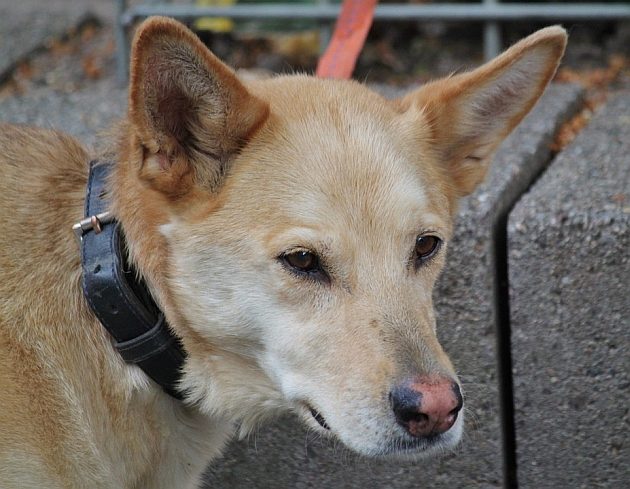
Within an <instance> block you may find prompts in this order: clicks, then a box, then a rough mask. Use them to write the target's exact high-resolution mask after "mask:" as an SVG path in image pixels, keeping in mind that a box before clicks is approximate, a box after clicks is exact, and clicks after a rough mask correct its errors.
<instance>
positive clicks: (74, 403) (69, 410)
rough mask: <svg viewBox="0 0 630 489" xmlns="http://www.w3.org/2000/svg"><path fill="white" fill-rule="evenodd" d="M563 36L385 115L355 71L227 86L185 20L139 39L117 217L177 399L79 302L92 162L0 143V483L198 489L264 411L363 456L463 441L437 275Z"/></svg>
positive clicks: (150, 28) (122, 141)
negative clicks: (458, 223)
mask: <svg viewBox="0 0 630 489" xmlns="http://www.w3.org/2000/svg"><path fill="white" fill-rule="evenodd" d="M565 43H566V35H565V33H564V31H563V30H562V29H561V28H559V27H551V28H547V29H544V30H541V31H539V32H537V33H535V34H534V35H532V36H530V37H528V38H527V39H525V40H523V41H521V42H519V43H518V44H516V45H515V46H513V47H512V48H511V49H509V50H508V51H506V52H505V53H504V54H503V55H501V56H499V57H498V58H496V59H495V60H493V61H491V62H490V63H488V64H486V65H484V66H482V67H481V68H479V69H477V70H475V71H473V72H471V73H465V74H461V75H457V76H452V77H450V78H447V79H445V80H440V81H437V82H434V83H431V84H428V85H426V86H424V87H422V88H420V89H418V90H416V91H415V92H413V93H411V94H409V95H407V96H406V97H404V98H403V99H401V100H395V101H387V100H385V99H383V98H382V97H380V96H379V95H377V94H375V93H373V92H371V91H370V90H368V89H367V88H365V87H363V86H361V85H359V84H358V83H355V82H350V81H331V80H320V79H314V78H311V77H307V76H282V77H277V78H273V79H270V80H265V81H249V82H247V84H245V82H241V81H239V79H238V78H237V77H236V76H235V74H234V73H233V72H232V71H231V70H230V69H229V68H228V67H226V66H225V65H224V64H222V63H221V62H220V61H219V60H218V59H217V58H216V57H214V56H213V55H212V54H211V53H210V52H209V51H208V50H207V49H206V48H205V47H204V46H203V45H202V44H201V42H200V41H199V40H198V39H197V38H196V37H194V35H193V34H191V33H190V32H189V31H188V30H187V29H186V28H185V27H183V26H182V25H181V24H179V23H177V22H175V21H172V20H169V19H164V18H154V19H150V20H148V21H147V22H145V23H144V24H143V25H142V26H141V27H140V28H139V30H138V32H137V34H136V37H135V41H134V43H133V53H132V64H131V87H130V96H129V115H128V119H127V120H126V121H125V122H124V123H122V124H121V125H120V128H119V141H118V146H117V148H113V149H112V151H113V152H114V154H115V161H116V162H117V163H116V166H115V168H114V170H113V175H112V178H111V180H110V182H109V184H110V192H109V195H110V197H111V210H112V212H113V214H114V215H115V217H116V218H117V220H118V221H119V222H120V224H121V226H122V228H123V229H124V232H125V235H126V238H127V243H128V246H129V260H130V261H131V263H132V264H133V265H134V266H135V268H136V269H137V270H138V271H139V273H141V274H142V276H143V277H144V279H145V280H146V282H147V283H148V286H149V287H150V290H151V292H152V295H153V296H154V298H155V299H156V301H157V303H158V304H159V305H160V308H161V309H162V311H163V312H164V314H165V316H166V318H167V319H168V322H169V324H170V326H171V328H172V330H173V331H174V332H175V334H176V335H177V336H178V337H179V338H181V341H182V343H183V346H184V348H185V350H186V352H187V355H188V357H187V360H186V363H185V365H184V371H183V373H182V377H181V387H182V389H184V390H185V392H186V399H185V401H184V402H182V401H178V400H176V399H174V398H172V397H170V396H169V395H168V394H166V393H165V392H163V391H162V390H161V389H160V388H159V387H158V386H157V385H156V384H154V383H153V382H152V381H150V380H149V379H148V377H147V376H146V375H145V374H144V373H143V372H142V371H141V370H140V369H139V368H138V367H136V366H132V365H129V364H126V363H124V362H123V360H122V359H121V357H120V355H119V354H118V352H117V351H116V350H115V349H114V348H113V347H112V341H111V339H110V337H109V335H108V334H107V332H106V331H105V330H104V328H103V327H102V325H101V324H100V323H99V321H97V319H96V318H95V316H94V314H93V313H92V312H91V310H90V308H89V307H88V305H87V302H86V300H85V299H84V297H83V294H82V291H81V264H80V257H79V253H78V251H77V246H76V243H75V241H74V238H73V236H72V233H71V231H70V227H71V225H72V224H73V223H74V222H76V221H77V220H79V219H81V218H83V217H84V216H83V202H84V197H85V196H84V193H85V185H86V175H87V163H88V161H89V156H88V155H87V154H86V153H85V151H84V150H83V149H82V148H81V147H80V146H79V144H78V143H77V142H76V141H74V140H73V139H71V138H70V137H68V136H64V135H63V134H59V133H56V132H53V131H45V130H36V129H27V128H20V127H11V126H6V125H5V126H2V127H1V132H0V149H1V151H0V171H1V174H0V204H1V205H0V225H1V229H2V233H1V234H0V272H1V277H0V481H1V484H0V485H2V488H3V489H8V488H19V489H24V488H44V487H45V488H47V489H53V488H71V487H72V488H96V487H99V488H100V487H103V488H105V487H107V488H184V487H188V488H192V487H196V485H197V484H198V483H199V478H200V474H201V472H202V470H203V469H204V467H205V466H206V464H207V463H208V461H210V460H211V459H213V458H214V457H216V456H218V455H219V454H220V453H221V450H222V447H223V445H224V444H225V442H226V441H227V440H228V439H229V437H230V436H232V435H233V434H234V433H235V431H237V430H240V432H241V433H246V432H248V431H249V430H250V429H251V428H252V427H253V426H254V425H255V424H256V423H258V422H259V421H261V420H263V419H264V418H267V417H270V416H273V415H274V414H275V413H277V412H279V411H281V410H292V411H294V412H296V413H297V414H298V415H299V416H301V417H302V418H303V419H304V422H305V423H306V424H307V425H308V426H309V427H310V428H311V429H313V430H317V431H318V432H321V433H326V434H329V435H330V436H332V437H336V438H337V439H339V440H340V441H342V442H343V443H344V444H345V445H347V446H348V447H350V448H352V449H354V450H356V451H357V452H359V453H362V454H365V455H368V456H371V455H392V456H399V457H400V456H404V457H405V458H418V457H420V456H422V455H426V454H432V453H436V452H440V451H444V450H447V449H449V448H451V447H453V446H454V445H455V444H456V443H457V442H458V440H459V438H460V436H461V433H462V428H463V413H462V412H461V407H462V399H461V395H460V390H459V386H458V381H457V376H456V374H455V371H454V369H453V367H452V365H451V363H450V361H449V359H448V358H447V356H446V354H445V353H444V351H443V350H442V348H441V347H440V345H439V343H438V341H437V339H436V334H435V328H436V324H435V318H434V313H433V307H432V298H431V294H432V289H433V284H434V282H435V280H436V278H437V276H438V274H439V273H440V269H441V268H442V266H443V264H444V260H445V254H446V249H447V243H448V242H449V238H450V236H451V228H452V224H453V214H454V212H455V208H456V202H457V199H458V198H459V197H461V196H463V195H466V194H468V193H470V192H471V191H472V190H473V189H474V188H475V186H476V185H477V184H478V183H479V182H480V181H481V180H482V179H483V177H484V174H485V173H486V170H487V168H488V165H489V163H490V159H491V157H492V155H493V153H494V152H495V150H496V148H497V146H498V145H499V143H500V142H501V141H502V140H503V139H504V138H505V136H506V135H507V134H508V133H509V132H510V131H511V130H512V129H513V128H514V126H515V125H516V124H518V122H519V121H520V120H521V119H522V118H523V117H524V116H525V114H526V113H527V112H528V111H529V110H530V109H531V107H532V106H533V105H534V103H535V102H536V100H537V99H538V98H539V97H540V95H541V94H542V92H543V90H544V88H545V86H546V84H547V83H548V82H549V80H550V79H551V77H552V76H553V74H554V72H555V70H556V67H557V65H558V62H559V59H560V58H561V56H562V53H563V50H564V46H565Z"/></svg>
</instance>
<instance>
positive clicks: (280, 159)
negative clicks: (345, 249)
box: [246, 78, 448, 229]
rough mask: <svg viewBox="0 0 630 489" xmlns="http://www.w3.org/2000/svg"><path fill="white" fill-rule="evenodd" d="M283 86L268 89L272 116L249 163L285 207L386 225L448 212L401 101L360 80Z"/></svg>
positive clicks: (307, 216)
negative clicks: (398, 105) (403, 114)
mask: <svg viewBox="0 0 630 489" xmlns="http://www.w3.org/2000/svg"><path fill="white" fill-rule="evenodd" d="M300 82H304V83H300ZM280 85H282V87H281V88H282V89H280V87H279V86H278V84H277V85H276V86H274V90H272V91H271V92H272V93H271V95H270V94H269V93H265V94H264V95H265V96H266V98H267V99H268V100H269V101H270V105H271V113H272V118H271V121H270V123H269V125H268V126H267V127H266V128H265V129H264V130H263V134H262V135H261V139H262V140H263V142H262V143H260V142H259V143H254V144H253V148H250V151H248V152H247V153H248V156H249V157H251V159H252V160H253V161H252V165H246V166H247V167H248V171H249V172H251V173H250V178H251V177H254V175H255V178H257V179H258V181H259V183H260V182H264V188H265V190H266V191H267V192H268V193H269V194H271V195H273V196H278V202H282V203H283V208H282V210H284V211H286V212H290V213H292V214H293V215H294V216H295V218H296V220H300V221H301V222H304V221H305V220H306V221H308V220H313V219H317V218H321V217H322V216H327V217H334V218H336V219H337V220H338V221H340V222H342V223H343V225H344V226H348V225H351V226H353V227H356V226H358V225H359V224H360V225H361V226H362V227H364V228H365V227H366V226H371V227H376V228H378V229H383V226H386V227H387V226H389V225H390V224H391V225H395V226H397V227H408V226H428V227H430V226H432V225H437V224H439V223H436V221H439V220H440V219H441V218H443V219H446V218H447V215H448V210H447V206H446V205H445V204H446V202H445V201H441V199H440V198H439V197H438V198H437V199H436V197H435V194H436V192H435V189H434V188H433V187H435V181H432V179H431V178H427V177H428V175H427V173H426V172H424V171H422V170H421V168H420V162H422V160H423V158H429V157H430V155H423V154H421V153H422V147H421V146H422V145H420V144H418V140H420V139H422V135H420V136H419V132H421V131H419V130H418V128H417V127H411V126H410V125H409V124H405V122H404V118H403V117H401V114H400V113H399V112H398V111H397V110H396V108H395V106H394V105H393V104H390V103H389V102H387V101H386V100H385V99H383V98H381V97H380V96H379V95H377V94H375V93H373V92H371V91H369V90H367V89H366V88H365V87H362V86H360V85H358V84H355V83H325V82H321V81H318V80H312V79H306V78H304V79H301V80H299V79H298V80H297V81H293V82H292V83H284V84H280ZM280 196H282V197H280ZM287 203H288V204H287ZM442 224H443V225H444V226H446V225H447V224H446V223H442Z"/></svg>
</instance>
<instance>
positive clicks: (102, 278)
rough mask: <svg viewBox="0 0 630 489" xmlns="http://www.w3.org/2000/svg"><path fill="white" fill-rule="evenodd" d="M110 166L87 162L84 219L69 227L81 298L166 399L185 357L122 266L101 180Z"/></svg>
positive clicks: (121, 241) (119, 239)
mask: <svg viewBox="0 0 630 489" xmlns="http://www.w3.org/2000/svg"><path fill="white" fill-rule="evenodd" d="M111 167H112V164H111V162H107V161H99V160H96V161H92V162H90V175H89V178H88V186H87V194H86V198H85V215H86V216H87V217H86V218H85V219H83V220H82V221H80V222H78V223H77V224H75V225H74V226H73V229H74V231H75V234H76V235H77V237H78V238H79V240H80V247H81V262H82V268H83V293H84V294H85V297H86V299H87V301H88V303H89V305H90V308H91V309H92V311H93V312H94V314H95V315H96V317H97V318H98V319H99V321H100V322H101V324H102V325H103V326H104V327H105V329H106V330H107V331H108V333H109V334H110V335H111V337H112V338H113V341H114V347H115V348H116V350H118V352H119V353H120V355H121V356H122V358H123V359H124V360H125V362H127V363H132V364H135V365H137V366H138V367H140V368H141V369H142V370H143V371H144V373H146V374H147V375H148V376H149V377H150V378H151V379H153V380H154V381H155V382H156V383H157V384H159V385H160V386H161V387H162V389H164V391H166V392H167V393H168V394H169V395H171V396H173V397H175V398H177V399H181V398H182V395H181V392H179V391H178V389H177V384H178V380H179V378H180V376H181V369H182V365H183V363H184V360H185V358H186V354H185V352H184V350H183V347H182V345H181V342H180V341H179V340H178V339H177V338H176V337H175V336H174V335H173V333H172V332H171V330H170V328H169V326H168V324H167V323H166V320H165V318H164V314H163V313H162V311H160V309H159V307H158V306H157V304H156V303H155V301H154V300H153V298H152V297H151V294H150V293H149V291H148V289H147V287H146V284H145V283H144V282H143V281H142V279H141V278H140V277H139V274H138V273H137V272H136V271H135V270H134V269H133V267H132V266H131V265H130V264H129V263H128V262H127V259H126V257H127V250H126V247H125V238H124V234H123V230H122V228H121V226H120V224H119V223H118V222H117V221H116V220H115V219H114V218H113V217H112V216H111V214H110V213H109V212H108V206H109V202H108V200H107V198H108V196H107V191H106V181H107V178H108V175H109V173H110V170H111Z"/></svg>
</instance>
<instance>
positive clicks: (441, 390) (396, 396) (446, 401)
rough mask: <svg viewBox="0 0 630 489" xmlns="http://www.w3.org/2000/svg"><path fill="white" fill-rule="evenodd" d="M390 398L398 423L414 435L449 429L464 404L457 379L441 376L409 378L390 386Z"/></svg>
mask: <svg viewBox="0 0 630 489" xmlns="http://www.w3.org/2000/svg"><path fill="white" fill-rule="evenodd" d="M389 399H390V402H391V404H392V409H393V411H394V414H395V416H396V421H397V422H398V424H399V425H401V426H402V427H403V428H405V429H406V430H407V432H408V433H409V434H410V435H411V436H416V437H423V436H431V435H438V434H440V433H444V432H446V431H448V430H449V429H450V428H451V427H452V426H453V424H455V421H456V420H457V415H458V413H459V411H460V410H461V409H462V406H463V405H464V401H463V399H462V394H461V391H460V389H459V385H458V384H457V382H455V381H453V380H452V379H450V378H448V377H442V376H440V377H437V376H431V377H426V376H423V377H416V378H414V379H411V381H407V382H405V383H403V384H401V385H398V386H396V387H395V388H394V389H392V391H391V392H390V394H389Z"/></svg>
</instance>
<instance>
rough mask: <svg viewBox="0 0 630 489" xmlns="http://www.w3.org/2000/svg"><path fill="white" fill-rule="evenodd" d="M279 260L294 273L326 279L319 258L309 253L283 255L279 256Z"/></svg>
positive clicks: (300, 251) (296, 252)
mask: <svg viewBox="0 0 630 489" xmlns="http://www.w3.org/2000/svg"><path fill="white" fill-rule="evenodd" d="M280 260H281V261H282V262H283V263H284V264H285V265H286V266H288V267H289V268H290V269H291V270H292V271H294V272H296V273H299V274H303V275H308V276H309V277H312V278H317V279H323V278H327V275H326V272H324V269H323V268H322V265H321V262H320V260H319V257H318V256H317V255H316V254H315V253H313V252H311V251H307V250H298V251H294V252H291V253H285V254H283V255H281V256H280Z"/></svg>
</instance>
